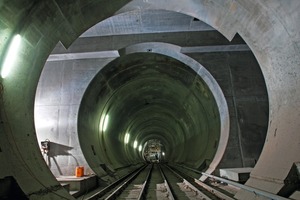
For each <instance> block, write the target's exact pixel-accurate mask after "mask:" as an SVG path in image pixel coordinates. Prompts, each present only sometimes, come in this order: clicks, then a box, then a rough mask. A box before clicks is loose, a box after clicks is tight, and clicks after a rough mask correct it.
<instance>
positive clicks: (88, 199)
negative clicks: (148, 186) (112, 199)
mask: <svg viewBox="0 0 300 200" xmlns="http://www.w3.org/2000/svg"><path fill="white" fill-rule="evenodd" d="M145 167H146V165H143V166H141V167H140V168H138V169H136V170H134V171H132V172H130V173H129V174H127V175H125V176H123V177H122V178H120V179H118V180H116V181H115V182H113V183H112V184H110V185H108V186H106V187H105V188H103V189H102V190H101V191H99V192H97V193H95V194H93V195H92V196H90V197H88V198H85V200H93V199H98V198H99V197H101V196H104V195H105V194H107V193H108V192H109V191H110V190H112V188H114V187H115V186H116V185H118V184H120V183H121V182H122V181H124V180H125V179H127V178H128V177H130V176H131V175H132V174H134V173H136V172H137V171H140V170H141V169H144V168H145Z"/></svg>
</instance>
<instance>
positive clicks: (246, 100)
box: [35, 32, 268, 176]
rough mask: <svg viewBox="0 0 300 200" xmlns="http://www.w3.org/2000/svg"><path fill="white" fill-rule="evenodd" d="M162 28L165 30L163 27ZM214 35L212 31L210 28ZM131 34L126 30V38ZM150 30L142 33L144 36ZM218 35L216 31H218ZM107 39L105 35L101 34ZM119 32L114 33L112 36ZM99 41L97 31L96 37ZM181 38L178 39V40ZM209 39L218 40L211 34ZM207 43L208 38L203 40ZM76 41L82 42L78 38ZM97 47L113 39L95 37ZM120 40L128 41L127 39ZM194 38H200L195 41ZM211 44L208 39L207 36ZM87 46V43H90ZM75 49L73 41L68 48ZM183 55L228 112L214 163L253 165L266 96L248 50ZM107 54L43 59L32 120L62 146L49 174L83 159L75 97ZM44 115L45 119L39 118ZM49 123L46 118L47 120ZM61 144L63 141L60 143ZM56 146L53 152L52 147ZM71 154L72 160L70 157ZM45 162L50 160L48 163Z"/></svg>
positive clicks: (69, 169) (64, 171)
mask: <svg viewBox="0 0 300 200" xmlns="http://www.w3.org/2000/svg"><path fill="white" fill-rule="evenodd" d="M164 34H166V33H164ZM190 34H191V36H190V37H189V33H185V35H186V36H187V37H188V38H189V40H188V41H189V42H192V41H193V40H194V41H197V37H196V35H195V34H194V33H193V32H191V33H190ZM211 34H213V35H217V34H216V33H213V32H212V33H211ZM176 35H177V37H175V36H174V37H173V40H174V43H175V41H176V43H178V44H181V45H182V46H185V45H188V43H186V42H184V41H186V37H182V36H181V35H180V34H176ZM135 37H136V36H126V38H127V39H126V41H132V39H130V38H135ZM148 37H152V36H151V35H144V36H143V40H144V41H147V40H148V39H147V38H148ZM219 37H220V36H219ZM105 39H106V40H108V41H110V40H111V39H110V38H109V37H105ZM123 39H124V36H120V37H118V36H114V42H115V43H116V44H119V43H118V41H121V40H123ZM98 40H99V41H102V39H101V37H100V38H99V39H98ZM182 40H183V41H182ZM215 42H220V41H219V40H215ZM206 43H208V41H206ZM81 44H82V43H81ZM97 44H98V45H97V49H101V50H102V51H105V50H110V49H112V46H116V45H115V44H112V43H110V44H106V43H105V45H102V43H101V42H100V43H97ZM123 44H124V45H129V44H131V43H130V42H127V43H124V41H123ZM193 44H194V45H195V44H201V42H199V41H197V42H195V43H193ZM210 44H211V45H212V44H213V40H212V41H211V42H210ZM90 48H91V47H90ZM72 49H73V51H74V49H77V50H76V51H79V50H80V46H79V45H77V43H76V42H75V43H74V45H73V46H71V48H70V50H72ZM188 56H190V57H192V58H193V59H195V60H197V61H198V62H199V63H201V64H203V66H204V67H206V68H207V69H208V70H209V71H210V73H211V74H212V75H213V76H214V77H215V78H216V80H217V82H218V83H219V85H220V86H221V88H222V90H223V93H224V95H225V97H226V99H227V104H228V105H229V112H230V139H229V143H228V146H227V148H226V152H225V155H224V158H223V160H222V162H221V164H220V166H219V168H228V167H254V165H255V163H256V161H257V160H258V158H259V155H260V152H261V150H262V147H263V144H264V139H265V135H266V131H267V121H268V100H267V92H266V88H265V84H264V80H263V77H262V74H261V71H260V68H259V65H258V63H257V62H256V60H255V57H254V56H253V55H252V53H251V52H249V51H246V52H223V53H193V54H188ZM112 59H113V58H103V59H85V60H69V61H56V62H47V63H46V65H45V68H44V71H43V73H42V76H41V79H40V82H39V86H38V90H37V98H36V101H35V120H36V128H37V136H38V140H39V141H41V140H45V139H49V140H50V141H52V142H54V143H59V144H60V145H64V147H65V148H66V147H68V149H69V150H68V151H67V152H63V153H59V152H61V151H60V150H59V149H60V148H59V149H57V150H55V149H52V150H51V152H53V151H54V152H53V154H54V155H52V156H50V157H51V158H50V159H49V161H48V158H47V156H46V155H45V160H46V161H47V162H48V165H49V166H50V169H51V171H52V172H53V173H54V175H55V176H60V175H72V174H74V168H75V167H76V165H78V164H79V165H84V166H85V168H86V169H87V172H90V170H89V168H88V165H87V164H86V162H85V160H84V158H83V157H82V156H83V155H82V152H81V150H80V147H79V142H78V138H77V134H78V133H77V127H76V124H77V111H78V109H79V104H80V100H81V97H82V96H83V93H84V91H85V89H86V87H87V85H88V83H89V81H90V80H91V79H92V78H93V77H94V76H95V74H96V73H97V72H98V71H99V70H100V69H101V68H102V67H103V66H105V65H106V64H107V63H108V62H109V61H111V60H112ZM39 120H46V122H43V121H39ZM45 123H46V124H47V125H48V126H46V127H45V126H44V124H45ZM49 123H50V124H49ZM61 148H63V146H61ZM55 151H57V152H58V153H55ZM76 160H77V161H76ZM49 162H50V164H49Z"/></svg>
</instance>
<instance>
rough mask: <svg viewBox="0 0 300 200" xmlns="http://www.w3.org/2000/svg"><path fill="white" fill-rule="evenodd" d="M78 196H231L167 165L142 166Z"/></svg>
mask: <svg viewBox="0 0 300 200" xmlns="http://www.w3.org/2000/svg"><path fill="white" fill-rule="evenodd" d="M78 199H85V200H94V199H104V200H110V199H159V200H164V199H166V200H167V199H170V200H173V199H180V200H185V199H203V200H204V199H205V200H209V199H212V200H215V199H225V200H233V198H232V197H229V196H227V195H224V194H223V193H221V192H219V191H216V190H214V189H212V188H209V186H207V185H205V184H204V183H202V182H199V181H197V180H196V179H193V178H191V177H188V176H187V175H184V174H183V173H182V172H180V171H178V170H176V169H172V168H171V167H169V166H168V165H165V164H149V165H145V166H142V167H141V168H139V169H137V170H135V171H134V172H132V173H130V174H128V175H126V176H125V177H123V178H121V179H119V180H118V181H116V182H114V183H112V184H111V185H109V186H107V187H105V188H102V189H101V190H99V189H98V191H97V192H94V193H93V194H92V195H85V197H81V198H78Z"/></svg>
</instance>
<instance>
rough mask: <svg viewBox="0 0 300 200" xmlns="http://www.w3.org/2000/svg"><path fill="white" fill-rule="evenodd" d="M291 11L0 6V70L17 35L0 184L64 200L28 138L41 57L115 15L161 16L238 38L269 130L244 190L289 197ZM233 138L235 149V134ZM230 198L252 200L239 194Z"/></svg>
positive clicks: (242, 3)
mask: <svg viewBox="0 0 300 200" xmlns="http://www.w3.org/2000/svg"><path fill="white" fill-rule="evenodd" d="M127 3H129V4H127ZM125 4H127V5H125ZM299 7H300V3H299V1H296V0H294V1H281V0H273V1H260V0H254V1H247V0H233V1H218V0H208V1H207V0H205V1H204V0H203V1H193V0H185V1H184V3H182V1H180V2H179V1H178V2H177V1H176V0H175V1H169V0H166V1H158V0H147V1H109V2H108V1H97V2H96V1H84V2H82V1H76V2H72V4H69V2H67V1H63V2H62V1H54V0H53V1H47V2H44V1H43V2H39V1H29V0H28V1H26V0H25V1H22V2H20V1H14V0H12V1H2V2H1V3H0V9H1V12H0V16H1V17H0V25H1V29H0V31H1V32H0V41H1V42H0V52H1V63H2V62H3V60H4V56H5V53H6V51H7V47H8V44H9V42H10V41H11V38H12V36H13V34H14V33H16V32H18V33H20V34H21V36H22V42H21V48H20V50H19V52H18V57H17V58H16V64H15V65H14V68H13V69H12V70H11V73H10V74H9V76H8V77H6V78H5V79H1V106H0V108H1V122H2V123H1V125H0V130H1V135H0V137H1V138H0V147H1V148H0V159H1V172H0V177H3V178H4V177H7V176H13V177H14V178H15V179H16V182H17V183H18V185H20V187H21V189H22V190H23V191H24V193H25V194H26V195H27V197H28V198H30V199H71V197H70V196H69V194H68V193H67V191H65V190H64V189H63V188H62V187H61V186H60V185H59V184H58V182H57V181H56V180H55V177H54V176H53V175H52V174H51V172H50V171H49V170H48V166H47V165H46V163H45V161H44V160H43V157H42V155H41V153H40V148H39V144H38V142H37V139H36V133H35V126H34V112H33V108H34V97H35V91H36V87H37V84H38V80H39V76H40V73H41V71H42V68H43V66H44V64H45V62H46V59H47V57H48V55H49V54H50V52H51V51H52V50H53V48H54V46H55V45H56V44H57V42H58V41H61V43H62V44H63V45H64V46H65V47H69V46H70V45H71V43H72V42H73V41H74V40H75V39H76V38H77V37H78V36H79V35H81V34H82V33H83V32H84V31H85V30H87V29H88V28H89V27H91V26H93V25H94V24H96V23H97V22H99V21H101V20H104V19H105V18H107V17H109V16H111V15H113V14H114V13H115V12H116V11H118V10H119V11H118V12H119V13H125V12H127V11H132V10H136V9H143V8H151V9H167V10H169V11H178V12H181V13H185V14H187V15H191V16H193V17H195V18H197V19H199V20H201V21H203V22H205V23H207V24H208V25H210V26H212V27H213V28H215V29H216V30H218V31H219V32H220V33H222V34H223V35H224V36H225V37H226V38H227V39H229V40H231V39H233V38H234V36H235V35H236V34H237V33H238V34H239V35H240V36H241V37H242V38H243V39H244V41H245V42H246V43H247V44H248V46H249V47H250V49H251V50H252V52H253V53H254V56H255V58H256V59H257V61H258V63H259V65H260V67H261V70H262V72H263V76H264V79H265V81H266V85H267V90H268V100H269V123H268V132H267V138H266V142H265V145H264V148H263V150H262V154H261V155H260V157H259V159H258V160H257V163H256V165H255V167H254V169H253V171H252V173H251V176H250V179H249V180H248V181H247V183H246V184H247V185H249V186H252V187H256V188H260V189H262V190H265V191H268V192H271V193H274V194H281V195H283V196H287V195H288V196H289V195H290V194H288V193H282V192H281V191H284V189H285V187H288V186H289V185H291V183H289V182H286V181H285V179H286V178H287V176H288V173H289V172H290V170H291V168H292V166H293V164H294V163H295V162H299V160H300V157H299V153H298V152H299V148H300V147H299V144H300V139H299V132H298V130H299V129H300V127H299V126H300V125H299V123H298V121H299V111H300V108H299V102H300V101H299V97H300V94H299V90H298V88H299V86H300V85H299V84H300V83H299V81H298V79H299V78H298V76H299V73H300V71H299V64H300V59H299V44H300V43H299V41H300V34H299V28H300V25H299V23H298V22H299V18H300V16H299V12H298V10H299ZM120 8H121V9H120ZM99 10H101V11H102V12H99ZM49 33H51V34H49ZM220 85H221V84H220ZM224 93H225V92H224ZM233 104H234V105H237V101H234V102H233ZM235 108H238V107H235ZM239 111H240V110H238V109H236V114H239ZM245 116H249V115H245ZM240 123H241V124H242V123H243V121H240ZM241 124H238V125H237V126H235V127H236V128H238V127H241V126H240V125H241ZM246 138H247V137H245V141H247V139H246ZM248 138H251V137H250V136H249V137H248ZM233 139H237V140H238V142H237V143H239V144H242V142H243V140H242V137H240V135H239V134H238V137H233ZM240 149H242V148H241V147H240ZM233 157H234V155H233ZM28 183H30V184H28ZM236 197H237V198H238V199H257V197H256V196H255V194H251V193H247V192H244V191H240V192H239V193H238V194H237V195H236Z"/></svg>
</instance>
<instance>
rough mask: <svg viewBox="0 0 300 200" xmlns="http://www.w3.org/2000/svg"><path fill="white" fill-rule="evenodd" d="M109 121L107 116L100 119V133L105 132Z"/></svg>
mask: <svg viewBox="0 0 300 200" xmlns="http://www.w3.org/2000/svg"><path fill="white" fill-rule="evenodd" d="M108 121H109V115H108V114H107V115H105V117H102V118H101V120H100V131H103V132H105V131H106V129H107V126H108Z"/></svg>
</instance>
